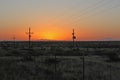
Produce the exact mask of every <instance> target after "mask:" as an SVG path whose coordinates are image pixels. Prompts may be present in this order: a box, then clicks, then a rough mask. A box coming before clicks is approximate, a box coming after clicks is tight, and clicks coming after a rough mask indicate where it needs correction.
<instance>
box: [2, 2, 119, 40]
mask: <svg viewBox="0 0 120 80" xmlns="http://www.w3.org/2000/svg"><path fill="white" fill-rule="evenodd" d="M29 27H31V29H32V31H33V32H34V34H33V35H32V40H40V39H49V40H72V35H71V33H72V29H73V28H74V29H75V33H76V37H77V40H80V41H83V40H120V36H119V34H120V0H0V40H13V35H15V36H16V40H27V35H26V34H25V33H26V32H27V31H28V28H29Z"/></svg>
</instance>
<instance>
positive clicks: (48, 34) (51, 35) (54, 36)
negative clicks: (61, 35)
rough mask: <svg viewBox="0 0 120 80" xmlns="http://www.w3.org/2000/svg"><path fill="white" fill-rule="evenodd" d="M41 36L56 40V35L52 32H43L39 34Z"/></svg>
mask: <svg viewBox="0 0 120 80" xmlns="http://www.w3.org/2000/svg"><path fill="white" fill-rule="evenodd" d="M41 38H42V39H47V40H56V38H57V35H56V34H55V33H53V32H44V33H42V34H41Z"/></svg>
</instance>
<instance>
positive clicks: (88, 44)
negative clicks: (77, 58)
mask: <svg viewBox="0 0 120 80" xmlns="http://www.w3.org/2000/svg"><path fill="white" fill-rule="evenodd" d="M0 47H18V48H20V47H22V48H23V47H28V41H0ZM31 47H73V42H72V41H31ZM74 47H82V48H120V41H76V42H75V46H74Z"/></svg>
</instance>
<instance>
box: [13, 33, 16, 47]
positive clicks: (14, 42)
mask: <svg viewBox="0 0 120 80" xmlns="http://www.w3.org/2000/svg"><path fill="white" fill-rule="evenodd" d="M15 39H16V37H15V35H13V45H14V48H15Z"/></svg>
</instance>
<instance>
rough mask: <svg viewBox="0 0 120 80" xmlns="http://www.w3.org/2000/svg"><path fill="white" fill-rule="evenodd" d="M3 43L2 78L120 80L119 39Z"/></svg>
mask: <svg viewBox="0 0 120 80" xmlns="http://www.w3.org/2000/svg"><path fill="white" fill-rule="evenodd" d="M0 44H1V45H0V80H120V76H119V74H120V59H119V58H120V57H119V55H120V42H119V41H111V42H110V41H103V42H97V41H96V42H95V41H93V42H76V43H75V46H74V47H73V44H72V42H65V41H61V42H59V41H56V42H36V41H34V42H31V49H28V48H27V47H28V43H27V42H26V41H24V42H19V41H18V42H12V41H5V42H1V43H0Z"/></svg>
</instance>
